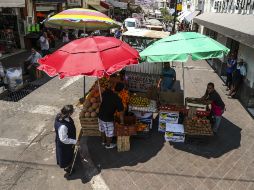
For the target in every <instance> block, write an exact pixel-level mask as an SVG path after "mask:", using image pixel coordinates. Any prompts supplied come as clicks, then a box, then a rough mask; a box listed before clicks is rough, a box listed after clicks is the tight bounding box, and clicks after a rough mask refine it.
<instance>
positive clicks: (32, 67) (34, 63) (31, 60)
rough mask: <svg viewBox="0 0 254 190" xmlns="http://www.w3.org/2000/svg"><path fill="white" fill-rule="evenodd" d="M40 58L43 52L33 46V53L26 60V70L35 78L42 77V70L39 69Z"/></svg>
mask: <svg viewBox="0 0 254 190" xmlns="http://www.w3.org/2000/svg"><path fill="white" fill-rule="evenodd" d="M40 58H42V57H41V54H40V53H39V52H37V51H36V50H35V49H34V48H32V49H31V55H30V56H29V57H28V58H27V59H26V60H25V72H26V71H28V72H29V75H30V77H31V78H32V79H33V80H35V79H38V78H41V71H39V70H38V69H37V67H38V66H39V64H38V59H40ZM26 63H28V65H26Z"/></svg>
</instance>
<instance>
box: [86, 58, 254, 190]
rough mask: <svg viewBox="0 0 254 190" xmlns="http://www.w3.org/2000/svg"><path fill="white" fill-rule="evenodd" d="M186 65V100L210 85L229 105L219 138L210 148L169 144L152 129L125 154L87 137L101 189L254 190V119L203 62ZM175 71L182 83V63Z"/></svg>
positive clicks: (202, 145) (201, 93) (94, 172)
mask: <svg viewBox="0 0 254 190" xmlns="http://www.w3.org/2000/svg"><path fill="white" fill-rule="evenodd" d="M185 67H186V68H185V97H201V96H202V95H203V94H204V92H205V89H206V86H207V83H208V82H214V83H215V88H216V90H217V91H218V93H219V94H220V95H221V97H222V99H223V100H224V102H225V104H226V108H227V111H226V112H225V114H224V115H223V119H222V123H221V129H220V131H219V134H218V136H216V137H214V138H213V139H212V140H211V142H210V143H209V144H179V145H174V146H171V145H170V144H169V143H167V142H164V137H163V134H162V133H158V132H157V131H154V132H153V133H152V136H151V138H148V139H134V138H133V139H131V151H129V152H123V153H118V152H117V151H116V149H115V150H106V149H104V148H103V147H102V146H101V144H100V139H99V138H97V137H84V138H83V140H84V141H85V142H87V149H88V150H87V152H86V153H88V154H89V156H88V155H86V154H85V153H83V154H85V155H83V156H84V157H85V158H87V159H88V160H89V159H91V160H92V161H93V163H94V166H96V170H95V169H94V168H93V169H91V170H93V172H91V174H92V175H91V176H90V178H91V180H92V181H94V179H95V178H97V177H98V176H99V178H100V180H99V181H102V182H105V184H104V185H103V189H110V190H114V189H115V190H122V189H126V190H127V189H128V190H129V189H132V190H135V189H137V190H138V189H140V190H150V189H151V190H159V189H160V190H171V189H172V190H176V189H181V190H183V189H186V190H192V189H197V190H199V189H200V190H211V189H214V190H228V189H232V190H233V189H236V190H239V189H241V190H244V189H249V190H253V189H254V152H253V150H254V141H253V136H254V130H253V126H254V122H253V119H252V118H251V117H250V116H249V114H248V113H247V112H246V111H245V109H244V108H243V107H242V106H241V104H240V103H239V102H238V101H237V100H235V99H228V98H227V96H226V95H225V94H226V91H225V87H224V86H222V81H221V79H220V78H219V77H218V76H217V74H216V73H214V71H213V70H212V69H211V67H210V66H209V65H208V64H207V63H206V62H205V61H197V62H193V61H190V62H188V63H186V64H185ZM176 72H177V79H179V80H182V69H181V65H179V66H178V65H177V67H176ZM181 82H182V81H181ZM84 164H86V165H87V163H84ZM96 174H97V175H96ZM94 175H95V177H94ZM101 178H102V179H101ZM95 181H96V180H95Z"/></svg>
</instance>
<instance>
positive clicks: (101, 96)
mask: <svg viewBox="0 0 254 190" xmlns="http://www.w3.org/2000/svg"><path fill="white" fill-rule="evenodd" d="M97 79H98V88H99V94H100V100H101V102H102V96H101V86H100V80H99V78H98V77H97Z"/></svg>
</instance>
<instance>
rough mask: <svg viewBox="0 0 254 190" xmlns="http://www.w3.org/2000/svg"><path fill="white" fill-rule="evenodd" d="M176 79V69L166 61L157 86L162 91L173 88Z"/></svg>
mask: <svg viewBox="0 0 254 190" xmlns="http://www.w3.org/2000/svg"><path fill="white" fill-rule="evenodd" d="M175 80H176V72H175V70H174V69H173V68H171V67H170V63H165V64H164V68H163V69H162V74H161V78H160V80H159V82H158V85H157V87H158V88H160V89H161V90H162V91H168V90H171V89H172V87H173V85H174V82H175Z"/></svg>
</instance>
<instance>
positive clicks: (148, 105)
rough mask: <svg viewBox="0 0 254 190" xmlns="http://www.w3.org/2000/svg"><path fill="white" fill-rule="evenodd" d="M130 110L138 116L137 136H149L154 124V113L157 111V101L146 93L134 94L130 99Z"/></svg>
mask: <svg viewBox="0 0 254 190" xmlns="http://www.w3.org/2000/svg"><path fill="white" fill-rule="evenodd" d="M129 112H132V113H133V114H134V115H135V116H136V118H137V123H136V127H137V136H140V137H149V134H150V130H151V129H152V125H153V114H154V113H156V112H157V103H156V101H154V100H150V99H148V98H147V97H145V95H144V94H143V95H141V94H139V95H137V94H135V93H134V94H132V95H131V97H130V101H129Z"/></svg>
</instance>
